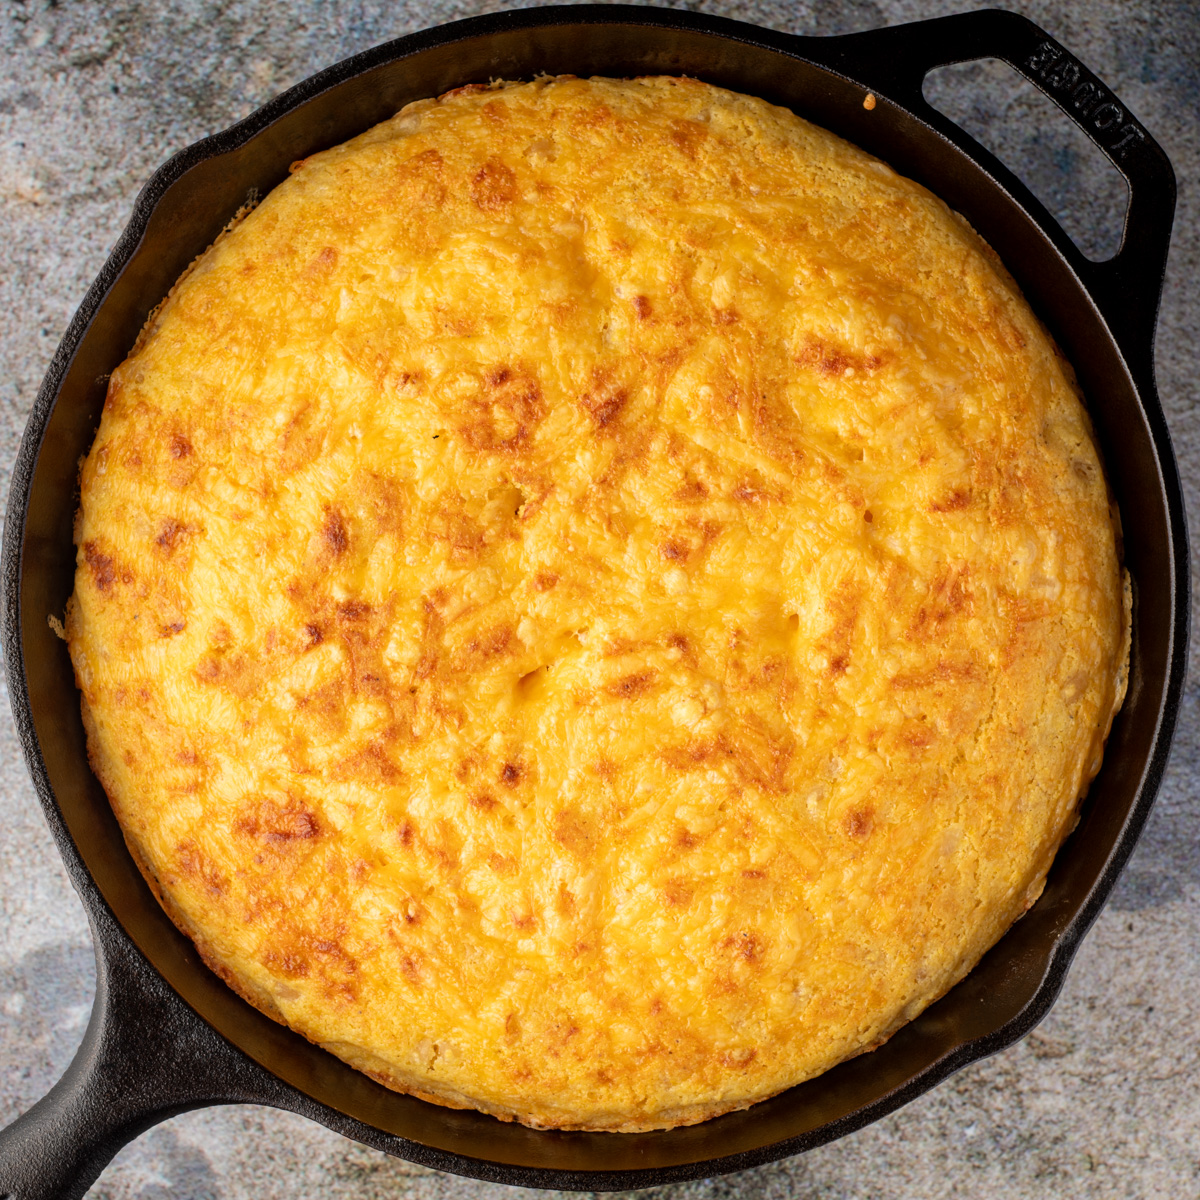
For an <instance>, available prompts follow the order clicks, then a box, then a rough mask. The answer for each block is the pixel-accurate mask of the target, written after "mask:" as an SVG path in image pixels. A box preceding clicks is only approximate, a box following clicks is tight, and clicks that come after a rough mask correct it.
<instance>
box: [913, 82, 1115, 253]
mask: <svg viewBox="0 0 1200 1200" xmlns="http://www.w3.org/2000/svg"><path fill="white" fill-rule="evenodd" d="M923 90H924V94H925V99H926V100H927V101H928V102H929V103H930V104H931V105H932V106H933V107H934V108H936V109H937V110H938V111H939V112H941V113H942V114H943V115H944V116H947V117H949V118H950V120H952V121H953V122H955V124H957V125H959V126H961V127H962V128H963V129H965V130H966V131H967V133H969V134H970V135H971V136H972V137H973V138H975V140H976V141H977V142H980V143H982V144H983V145H984V146H986V147H987V148H988V149H989V150H990V151H991V152H992V153H993V154H994V155H995V156H996V157H997V158H998V159H1000V161H1001V162H1003V163H1004V164H1005V165H1006V166H1008V168H1009V169H1010V170H1012V171H1013V172H1014V173H1015V174H1016V175H1017V177H1018V178H1019V179H1020V180H1021V181H1022V182H1023V183H1024V184H1025V185H1026V187H1028V188H1029V190H1030V191H1031V192H1033V194H1034V195H1035V196H1036V197H1037V198H1038V199H1039V200H1040V201H1041V202H1042V203H1043V204H1044V205H1045V206H1046V208H1047V209H1049V210H1050V214H1051V215H1052V216H1053V217H1054V219H1055V220H1056V221H1058V223H1059V224H1060V225H1061V226H1062V227H1063V229H1064V230H1065V231H1066V233H1067V235H1068V236H1069V237H1070V239H1071V240H1072V241H1073V242H1074V243H1075V245H1076V246H1078V247H1079V249H1080V250H1081V251H1082V252H1083V253H1084V254H1085V255H1087V257H1088V258H1090V259H1091V260H1092V261H1093V262H1104V261H1105V260H1107V259H1110V258H1112V256H1113V255H1114V254H1116V252H1117V251H1118V250H1119V249H1120V247H1121V233H1122V230H1123V228H1124V224H1125V210H1126V208H1127V207H1128V205H1129V188H1128V186H1127V185H1126V183H1125V179H1124V177H1123V176H1122V175H1121V172H1120V171H1118V170H1117V168H1116V167H1114V166H1113V164H1112V163H1111V162H1109V160H1108V159H1107V158H1106V157H1105V155H1104V152H1103V151H1102V150H1101V149H1100V148H1099V146H1097V145H1096V144H1095V142H1093V141H1092V140H1091V138H1089V137H1088V136H1087V134H1085V133H1084V132H1083V130H1082V129H1080V128H1079V126H1077V125H1076V124H1075V122H1074V121H1072V120H1071V119H1070V117H1068V116H1067V115H1066V113H1064V112H1063V111H1062V109H1060V108H1059V107H1058V106H1057V105H1056V104H1055V103H1054V101H1053V100H1051V99H1050V98H1049V97H1048V96H1046V95H1044V94H1043V93H1042V92H1040V91H1038V89H1037V88H1036V87H1034V86H1033V84H1031V83H1030V82H1029V81H1028V80H1026V79H1025V78H1024V77H1023V76H1022V75H1020V74H1018V73H1017V72H1016V71H1014V70H1013V69H1012V67H1010V66H1009V65H1008V64H1007V63H1005V62H1001V61H1000V60H999V59H996V58H982V59H977V60H975V61H973V62H966V63H955V64H954V65H953V66H949V67H938V68H936V69H935V70H933V71H930V72H929V74H928V75H927V76H926V77H925V83H924V88H923Z"/></svg>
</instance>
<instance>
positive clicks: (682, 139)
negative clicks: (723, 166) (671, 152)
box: [671, 121, 708, 159]
mask: <svg viewBox="0 0 1200 1200" xmlns="http://www.w3.org/2000/svg"><path fill="white" fill-rule="evenodd" d="M707 139H708V130H707V129H705V127H704V126H703V125H701V124H700V122H699V121H672V122H671V141H672V143H673V144H674V145H675V146H676V148H677V149H678V150H679V151H680V152H681V153H682V154H683V155H684V156H685V157H686V158H691V159H694V158H695V157H696V153H697V151H698V150H699V148H700V147H701V146H702V145H703V144H704V142H705V141H706V140H707Z"/></svg>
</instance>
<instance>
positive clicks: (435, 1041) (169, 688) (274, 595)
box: [66, 78, 1128, 1130]
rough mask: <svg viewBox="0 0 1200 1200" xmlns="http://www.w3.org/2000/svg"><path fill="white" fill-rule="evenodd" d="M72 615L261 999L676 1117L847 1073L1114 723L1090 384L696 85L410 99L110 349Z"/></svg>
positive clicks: (817, 161)
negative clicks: (132, 343) (128, 350)
mask: <svg viewBox="0 0 1200 1200" xmlns="http://www.w3.org/2000/svg"><path fill="white" fill-rule="evenodd" d="M81 489H82V507H81V512H80V516H79V521H78V535H77V536H78V542H79V559H78V562H79V566H78V574H77V579H76V592H75V596H74V598H73V600H72V603H71V605H70V607H69V611H68V614H67V622H66V627H67V635H68V640H69V642H70V647H71V653H72V659H73V662H74V664H75V669H76V675H77V679H78V682H79V685H80V689H81V692H82V696H83V710H84V717H85V722H86V724H87V731H88V739H89V746H90V749H91V754H92V757H93V762H94V766H95V768H96V771H97V774H98V776H99V778H100V779H101V782H102V783H103V784H104V787H105V789H106V791H107V792H108V794H109V796H110V798H111V800H112V802H113V807H114V810H115V811H116V813H117V816H118V818H119V819H120V821H121V824H122V828H123V829H124V832H125V836H126V838H127V841H128V843H129V845H130V848H131V851H132V852H133V854H134V857H135V860H136V861H137V862H138V864H139V866H140V867H141V869H142V871H143V873H144V874H145V875H146V877H147V879H148V880H149V881H150V884H151V886H152V888H153V889H154V890H155V894H156V895H158V896H159V898H160V900H161V902H162V904H163V906H164V908H165V909H166V911H167V912H168V913H169V915H170V916H171V917H172V919H173V920H174V921H175V922H176V923H177V924H178V925H179V927H180V928H181V929H183V930H184V932H185V933H187V934H188V935H189V936H190V937H192V938H193V940H195V942H196V944H197V946H198V948H199V951H200V953H201V955H202V956H203V958H204V960H205V961H206V962H208V963H209V964H210V965H211V966H212V967H213V969H214V970H215V971H217V973H218V974H220V975H221V977H222V978H224V979H225V980H226V981H227V982H228V983H229V984H230V986H231V987H233V988H234V989H235V990H237V991H238V992H239V993H240V994H241V995H243V996H244V997H245V998H246V999H247V1000H248V1001H249V1002H250V1003H252V1004H254V1005H256V1006H257V1007H259V1008H261V1009H262V1010H263V1011H264V1012H267V1013H268V1015H271V1016H272V1017H274V1018H275V1019H277V1020H282V1021H285V1022H286V1023H287V1024H289V1025H290V1026H292V1027H293V1028H295V1029H297V1030H299V1031H300V1032H301V1033H303V1034H304V1035H305V1036H307V1037H309V1038H311V1039H312V1040H314V1041H316V1042H318V1043H320V1044H321V1045H324V1046H326V1047H327V1048H328V1049H330V1050H331V1051H333V1052H334V1053H335V1054H338V1055H340V1056H341V1057H342V1058H344V1059H346V1060H347V1061H348V1062H350V1063H352V1064H353V1065H355V1066H357V1067H359V1068H360V1069H362V1070H364V1071H366V1072H367V1073H368V1074H370V1075H372V1076H373V1077H374V1078H376V1079H378V1080H380V1081H381V1082H383V1083H385V1084H386V1085H387V1086H389V1087H392V1088H395V1089H397V1090H401V1091H407V1092H411V1093H412V1094H414V1095H418V1096H421V1097H423V1098H426V1099H430V1100H433V1101H436V1102H437V1103H441V1104H448V1105H450V1106H454V1107H462V1106H470V1107H475V1108H479V1109H481V1110H483V1111H485V1112H491V1113H493V1114H494V1115H496V1116H498V1117H499V1118H501V1119H503V1120H512V1119H515V1120H520V1121H523V1122H526V1123H528V1124H531V1125H535V1126H543V1127H552V1128H588V1129H614V1130H640V1129H652V1128H661V1127H669V1126H672V1125H678V1124H687V1123H691V1122H695V1121H700V1120H704V1119H707V1118H708V1117H710V1116H713V1115H716V1114H718V1113H722V1112H727V1111H730V1110H733V1109H737V1108H744V1107H746V1106H747V1105H749V1104H751V1103H754V1102H755V1101H757V1100H761V1099H764V1098H766V1097H767V1096H770V1095H772V1094H774V1093H776V1092H778V1091H780V1090H782V1089H783V1088H786V1087H788V1086H790V1085H792V1084H794V1083H796V1082H799V1081H800V1080H802V1079H805V1078H809V1077H811V1076H812V1075H814V1074H817V1073H818V1072H820V1071H822V1070H824V1069H826V1068H827V1067H829V1066H831V1065H832V1064H833V1063H835V1062H838V1061H841V1060H842V1059H844V1058H846V1057H849V1056H850V1055H853V1054H856V1053H861V1052H863V1051H865V1050H867V1049H870V1048H873V1047H874V1046H876V1045H878V1044H880V1043H881V1041H882V1040H884V1039H886V1037H888V1036H890V1034H891V1033H892V1032H893V1031H894V1030H895V1029H896V1028H898V1027H899V1026H900V1025H902V1024H903V1023H904V1022H905V1021H907V1020H910V1019H911V1018H912V1017H913V1016H914V1015H916V1013H918V1012H919V1011H921V1009H923V1008H924V1007H925V1006H926V1005H928V1004H929V1003H931V1002H932V1001H933V1000H934V999H936V998H937V997H938V996H940V995H942V994H943V993H944V992H945V991H946V990H947V989H948V988H949V987H951V986H952V985H953V984H954V983H955V982H956V981H957V980H958V979H960V978H961V977H962V976H963V975H964V974H965V973H966V972H967V971H968V970H970V968H971V967H972V966H973V965H974V963H975V962H976V961H977V960H978V958H979V956H980V955H981V954H982V953H983V951H984V950H986V949H987V948H988V947H989V946H990V945H991V944H992V943H993V942H994V941H995V940H996V938H997V937H999V936H1000V934H1001V933H1002V932H1003V931H1004V930H1005V929H1006V928H1007V927H1008V925H1009V924H1010V923H1011V922H1012V921H1013V920H1015V919H1016V918H1017V917H1018V916H1019V915H1020V913H1021V912H1023V911H1024V910H1025V908H1026V907H1027V906H1028V905H1029V904H1030V903H1032V901H1033V899H1035V898H1036V896H1037V894H1038V893H1039V891H1040V889H1041V887H1042V884H1043V881H1044V879H1045V873H1046V871H1047V869H1048V867H1049V865H1050V862H1051V860H1052V858H1053V856H1054V853H1055V851H1056V850H1057V848H1058V846H1059V844H1060V843H1061V841H1062V839H1063V838H1064V837H1065V836H1066V834H1067V833H1068V832H1069V830H1070V828H1071V826H1072V825H1073V823H1074V821H1075V819H1076V812H1077V804H1078V799H1079V797H1080V795H1081V794H1082V793H1083V792H1084V790H1085V789H1086V786H1087V783H1088V781H1089V780H1090V779H1091V777H1092V775H1093V774H1094V773H1095V770H1096V769H1097V767H1098V765H1099V760H1100V755H1101V753H1102V750H1103V743H1104V738H1105V736H1106V734H1107V730H1108V727H1109V724H1110V722H1111V718H1112V714H1113V712H1115V710H1116V708H1117V707H1118V706H1119V704H1120V699H1121V696H1122V694H1123V688H1124V678H1125V676H1124V670H1125V666H1124V663H1125V659H1126V657H1127V653H1128V616H1127V613H1126V612H1125V606H1126V605H1127V595H1126V593H1124V592H1123V588H1122V581H1121V578H1120V575H1119V571H1118V560H1117V548H1116V540H1115V535H1114V526H1113V521H1114V518H1113V517H1111V516H1110V511H1109V507H1108V498H1107V494H1106V488H1105V481H1104V478H1103V474H1102V471H1101V469H1100V464H1099V460H1098V459H1097V456H1096V452H1095V449H1094V447H1093V444H1092V439H1091V436H1090V431H1089V427H1088V423H1087V418H1086V414H1085V413H1084V410H1083V408H1082V406H1081V404H1080V402H1079V400H1078V397H1077V396H1076V394H1075V391H1074V388H1073V380H1072V377H1071V376H1070V372H1069V367H1067V365H1066V364H1065V363H1064V362H1063V361H1062V360H1061V358H1060V356H1058V355H1057V353H1056V351H1055V349H1054V347H1053V345H1052V344H1051V342H1050V340H1049V339H1048V337H1047V336H1046V334H1045V332H1044V331H1043V330H1042V328H1041V327H1040V326H1039V324H1038V323H1037V321H1036V320H1035V319H1034V317H1033V316H1032V314H1031V313H1030V312H1029V310H1028V308H1027V306H1026V305H1025V303H1024V301H1023V300H1022V298H1021V297H1020V295H1019V293H1018V292H1017V290H1016V287H1015V285H1014V284H1013V283H1012V281H1011V279H1010V278H1009V277H1008V276H1007V274H1006V273H1005V272H1003V270H1002V268H1000V267H999V265H998V264H997V263H996V262H995V256H994V255H993V254H992V253H991V251H990V250H989V248H988V247H987V246H986V245H985V244H984V243H983V242H982V241H981V240H980V239H979V238H978V236H977V235H976V234H975V233H974V232H973V231H972V230H970V229H969V227H967V226H966V225H965V223H964V222H962V221H961V220H959V219H957V218H955V217H954V216H953V214H951V213H950V212H949V210H947V209H946V207H945V206H944V205H943V204H942V203H941V202H940V201H938V200H937V199H935V198H934V197H932V196H931V195H929V193H927V192H925V191H924V190H923V189H921V188H920V187H918V186H917V185H915V184H913V183H911V182H910V181H907V180H904V179H902V178H900V177H898V176H896V175H895V174H894V173H893V172H891V171H890V170H889V169H888V168H887V167H885V166H884V165H883V164H881V163H879V162H877V161H875V160H873V159H871V158H870V157H868V156H867V155H864V154H862V153H861V152H860V151H858V150H856V149H854V148H853V147H850V146H847V145H846V144H845V143H843V142H841V141H839V140H838V139H836V138H834V137H832V136H830V135H829V134H826V133H823V132H822V131H820V130H816V129H814V128H813V127H811V126H809V125H807V124H806V123H804V122H803V121H801V120H799V119H798V118H796V117H795V116H793V115H792V114H790V113H787V112H784V111H783V110H780V109H775V108H772V107H771V106H769V105H766V104H765V103H763V102H761V101H757V100H753V99H749V98H747V97H742V96H736V95H733V94H730V93H727V92H722V91H720V90H718V89H715V88H711V87H708V86H706V85H702V84H698V83H695V82H693V81H688V80H666V79H642V80H635V81H629V82H619V81H611V80H610V81H605V80H594V81H585V80H575V79H565V78H564V79H560V80H543V81H539V82H537V83H534V84H523V85H497V86H495V87H491V88H476V89H464V90H460V91H459V92H457V93H453V94H451V95H450V96H448V97H443V98H442V99H440V100H438V101H423V102H420V103H418V104H414V105H410V106H409V107H408V108H407V109H405V110H404V111H403V112H402V113H400V114H399V115H398V116H397V117H396V118H394V119H393V120H392V121H389V122H385V123H384V124H383V125H381V126H379V127H378V128H376V129H373V130H371V131H369V132H368V133H366V134H364V135H362V137H360V138H357V139H355V140H354V141H353V142H350V143H347V145H345V146H342V147H338V148H336V149H334V150H330V151H327V152H325V153H323V154H319V155H315V156H313V157H312V158H310V159H307V160H304V161H303V162H302V163H298V164H296V167H295V170H294V173H293V175H292V176H291V178H290V179H289V180H288V181H287V182H286V183H285V184H284V185H282V186H281V187H280V188H278V189H277V190H276V191H275V192H273V193H272V194H271V195H270V196H268V197H267V198H266V199H265V200H264V201H263V203H262V204H261V205H260V206H259V207H258V208H257V209H256V210H255V211H254V212H253V213H252V214H250V215H249V216H248V217H246V219H245V220H243V221H242V222H241V223H239V224H238V225H237V226H236V227H235V228H233V229H232V230H231V231H230V232H228V233H227V234H226V235H225V236H224V237H223V238H222V239H221V240H220V241H219V243H218V244H216V245H215V246H214V247H213V248H212V249H211V250H210V251H209V252H208V253H207V254H206V255H204V256H203V257H202V258H201V259H200V260H199V261H198V262H197V263H196V264H195V266H194V268H193V269H191V270H190V272H189V273H188V274H187V275H186V276H185V278H183V279H182V280H181V281H180V282H179V284H177V286H176V288H175V289H174V290H173V291H172V293H171V295H170V297H169V298H168V300H167V301H166V302H165V303H164V305H163V307H162V309H161V311H160V312H159V313H158V314H157V316H156V318H155V319H154V320H153V321H152V322H151V323H150V324H149V325H148V327H147V329H146V331H145V332H144V334H143V336H142V337H141V338H140V339H139V341H138V344H137V347H136V348H135V351H134V353H133V354H131V356H130V358H129V359H128V360H127V361H126V362H125V363H124V364H123V365H122V366H121V368H120V369H119V370H118V371H117V372H115V373H114V375H113V378H112V380H111V384H110V388H109V395H108V400H107V403H106V406H105V411H104V416H103V419H102V423H101V428H100V431H99V433H98V435H97V438H96V443H95V445H94V447H93V449H92V452H91V454H90V455H89V456H88V459H87V461H86V463H85V464H84V467H83V470H82V475H81Z"/></svg>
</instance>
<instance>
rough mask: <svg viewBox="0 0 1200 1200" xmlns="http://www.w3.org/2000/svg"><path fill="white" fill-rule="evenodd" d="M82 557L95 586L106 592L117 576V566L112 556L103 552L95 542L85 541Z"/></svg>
mask: <svg viewBox="0 0 1200 1200" xmlns="http://www.w3.org/2000/svg"><path fill="white" fill-rule="evenodd" d="M83 557H84V561H85V562H86V563H87V565H88V568H89V569H90V570H91V572H92V581H93V582H94V583H95V585H96V587H97V588H98V589H99V590H100V591H102V592H107V591H108V589H109V588H111V587H112V585H113V584H114V583H115V582H116V578H117V566H116V563H115V562H114V560H113V558H112V556H111V555H109V554H105V553H103V552H102V551H101V549H100V547H99V546H97V545H96V543H95V542H85V543H84V545H83Z"/></svg>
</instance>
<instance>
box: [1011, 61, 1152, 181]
mask: <svg viewBox="0 0 1200 1200" xmlns="http://www.w3.org/2000/svg"><path fill="white" fill-rule="evenodd" d="M1025 66H1026V67H1027V68H1028V69H1029V70H1030V71H1032V72H1033V73H1034V74H1035V75H1036V76H1037V77H1038V79H1040V80H1041V82H1042V83H1043V84H1044V85H1045V87H1046V90H1047V91H1049V92H1051V93H1052V94H1053V95H1055V96H1057V97H1058V98H1059V99H1060V100H1061V101H1063V102H1064V103H1065V104H1068V105H1070V107H1071V108H1072V109H1074V110H1075V112H1077V113H1078V114H1079V116H1080V119H1081V120H1083V121H1086V122H1087V123H1088V124H1089V125H1090V126H1091V127H1092V129H1094V130H1095V131H1096V133H1097V134H1098V135H1099V137H1098V140H1099V142H1100V143H1101V145H1102V146H1104V148H1105V149H1106V150H1108V152H1109V153H1110V154H1114V155H1116V157H1117V158H1121V159H1123V158H1124V157H1125V154H1126V152H1127V151H1128V149H1129V147H1130V146H1132V145H1135V144H1136V143H1138V142H1142V141H1144V140H1145V136H1146V135H1145V134H1144V133H1143V132H1142V131H1141V130H1140V129H1139V128H1138V127H1137V125H1136V123H1134V122H1133V121H1129V120H1128V119H1127V118H1128V114H1127V113H1126V112H1125V110H1124V109H1123V108H1122V107H1121V106H1120V105H1119V104H1118V103H1117V101H1116V97H1114V96H1113V94H1112V93H1111V92H1110V91H1109V90H1108V89H1107V88H1106V87H1105V86H1104V85H1103V84H1102V83H1101V82H1100V81H1099V80H1098V79H1096V77H1095V76H1094V75H1092V74H1091V72H1089V71H1087V69H1086V68H1085V67H1083V66H1082V65H1081V64H1080V63H1079V61H1078V60H1077V59H1076V58H1074V57H1073V56H1072V55H1070V54H1069V53H1067V51H1066V50H1064V49H1063V48H1062V47H1061V46H1058V45H1055V43H1054V42H1050V41H1046V42H1042V44H1041V45H1040V46H1038V48H1037V49H1036V50H1034V52H1033V53H1032V54H1031V55H1030V56H1029V58H1027V59H1026V60H1025Z"/></svg>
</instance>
